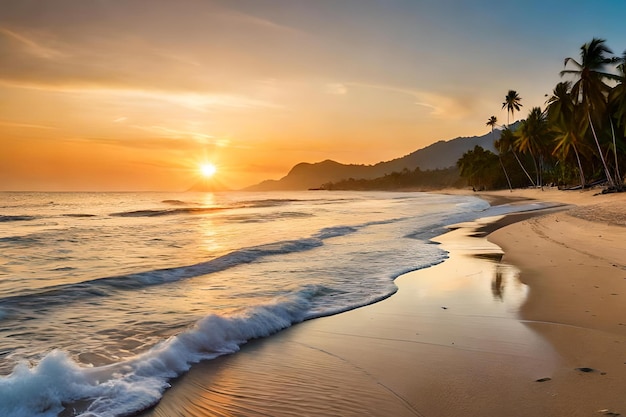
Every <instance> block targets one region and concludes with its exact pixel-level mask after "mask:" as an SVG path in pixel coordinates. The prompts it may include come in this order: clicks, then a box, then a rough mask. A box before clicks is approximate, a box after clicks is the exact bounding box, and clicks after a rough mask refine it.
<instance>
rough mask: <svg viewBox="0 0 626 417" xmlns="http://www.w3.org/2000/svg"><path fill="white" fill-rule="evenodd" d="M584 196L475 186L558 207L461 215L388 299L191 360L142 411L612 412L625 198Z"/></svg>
mask: <svg viewBox="0 0 626 417" xmlns="http://www.w3.org/2000/svg"><path fill="white" fill-rule="evenodd" d="M597 192H598V190H595V191H594V190H590V191H586V192H561V191H557V190H548V189H546V190H544V191H541V190H514V191H513V192H509V191H501V192H493V193H481V194H478V195H479V196H480V197H482V198H485V199H488V200H489V201H491V202H492V204H497V203H502V202H507V201H508V202H513V204H516V202H521V201H528V200H541V201H550V202H555V203H561V204H562V205H561V206H560V207H557V208H555V209H551V210H546V211H537V212H534V213H532V216H530V215H525V216H521V215H517V218H515V217H514V216H509V217H508V218H507V217H506V216H505V217H504V218H487V219H481V220H479V221H477V222H472V223H469V224H461V225H458V227H455V228H453V230H451V231H450V232H449V233H447V234H445V235H442V236H439V237H437V238H435V239H434V240H435V241H436V242H438V243H440V244H441V246H442V247H443V248H444V249H445V250H447V251H448V252H449V253H450V257H449V259H447V260H446V261H445V262H443V263H441V264H439V265H436V266H433V267H430V268H426V269H422V270H419V271H414V272H411V273H408V274H405V275H402V276H401V277H399V278H398V279H396V284H397V285H398V287H399V290H398V292H397V293H396V294H394V295H393V296H392V297H390V298H388V299H386V300H383V301H381V302H378V303H375V304H372V305H369V306H366V307H363V308H359V309H356V310H352V311H349V312H345V313H342V314H338V315H334V316H330V317H325V318H319V319H315V320H310V321H306V322H303V323H301V324H298V325H295V326H293V327H290V328H288V329H286V330H284V331H282V332H280V333H278V334H276V335H274V336H272V337H270V338H266V339H258V340H254V341H251V342H249V343H247V344H246V345H244V346H243V347H242V349H241V351H240V352H238V353H236V354H234V355H227V356H222V357H220V358H217V359H215V360H212V361H205V362H202V363H200V364H198V365H196V366H194V367H193V368H192V369H191V371H190V372H188V373H186V374H184V375H183V376H181V377H180V378H178V379H176V380H174V381H172V388H170V389H169V390H168V391H166V393H165V395H164V397H163V398H162V400H161V402H160V403H159V404H158V405H157V406H156V407H155V408H154V409H152V410H150V411H148V412H146V413H144V414H142V415H143V416H151V417H152V416H214V415H224V416H253V415H271V416H289V415H301V416H303V415H318V416H319V415H328V416H332V415H337V416H346V415H372V416H502V415H515V416H531V415H532V416H538V415H541V416H543V415H546V416H548V415H550V416H590V415H613V416H615V415H620V414H622V415H624V414H626V396H625V395H624V393H623V387H624V383H625V382H626V315H625V314H624V307H623V305H624V301H625V298H626V266H625V265H624V261H623V254H624V253H626V246H625V245H626V243H625V242H626V227H625V224H626V222H624V212H625V210H624V204H625V203H626V196H625V195H623V194H619V195H618V194H607V195H594V194H595V193H597ZM511 219H513V220H511ZM499 226H503V227H499ZM486 234H487V235H486ZM485 235H486V236H485Z"/></svg>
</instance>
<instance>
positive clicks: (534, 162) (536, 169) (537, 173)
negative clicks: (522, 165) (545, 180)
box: [530, 152, 543, 189]
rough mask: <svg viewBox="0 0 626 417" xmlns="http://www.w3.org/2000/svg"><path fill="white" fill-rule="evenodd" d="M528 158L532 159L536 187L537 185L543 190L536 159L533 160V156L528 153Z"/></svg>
mask: <svg viewBox="0 0 626 417" xmlns="http://www.w3.org/2000/svg"><path fill="white" fill-rule="evenodd" d="M530 157H531V158H532V159H533V165H534V166H535V175H537V185H539V186H540V187H542V189H543V185H542V184H541V175H540V174H539V166H538V165H537V159H536V158H535V155H533V153H532V152H530Z"/></svg>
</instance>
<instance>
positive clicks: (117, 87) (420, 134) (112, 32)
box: [0, 0, 626, 191]
mask: <svg viewBox="0 0 626 417" xmlns="http://www.w3.org/2000/svg"><path fill="white" fill-rule="evenodd" d="M489 3H491V2H487V3H481V4H480V5H477V4H474V2H462V1H452V0H446V1H442V2H416V1H414V0H391V1H388V2H363V1H362V0H345V1H342V2H336V1H330V0H320V1H315V2H311V1H301V0H294V1H286V0H269V1H266V2H249V1H241V0H234V1H230V0H229V1H223V0H214V1H203V2H197V1H191V0H181V1H177V2H158V3H154V2H150V1H147V0H134V1H129V2H112V1H98V2H84V1H80V0H68V1H62V2H45V1H44V2H31V1H9V2H2V4H0V54H1V55H2V56H3V65H2V68H0V95H1V96H2V100H0V146H1V151H0V190H42V191H45V190H94V191H107V190H139V191H141V190H172V191H178V190H185V189H187V188H188V187H189V186H190V185H192V184H193V183H194V181H195V180H196V179H195V178H194V176H196V175H198V173H197V162H193V168H190V167H191V166H192V164H191V163H190V161H193V160H194V158H197V157H198V156H199V155H200V156H204V155H209V157H213V155H216V154H217V155H219V166H220V171H221V172H220V174H219V176H220V179H224V180H225V181H226V182H227V184H225V186H228V187H229V188H230V189H238V188H242V187H245V186H248V185H252V184H256V183H259V182H261V181H263V180H266V179H278V178H281V177H283V176H284V175H286V173H287V172H288V171H289V170H290V168H291V167H293V166H294V165H295V164H297V163H299V162H318V161H322V160H326V159H332V160H335V161H338V162H342V163H348V164H375V163H377V162H380V161H383V160H391V159H394V158H398V157H401V156H403V155H406V154H408V153H411V152H413V151H415V150H417V149H420V148H423V147H425V146H428V145H429V144H431V143H434V142H436V141H439V140H449V139H453V138H455V137H457V136H472V135H482V134H485V133H487V132H488V130H489V129H488V128H487V127H486V126H485V124H484V119H485V118H487V117H489V116H490V115H492V114H495V115H496V116H498V119H499V120H506V111H505V110H501V109H500V106H501V103H502V97H503V95H504V94H505V93H506V91H507V90H508V89H511V88H513V89H515V90H517V91H518V92H519V93H520V95H521V96H522V97H524V109H529V108H531V107H532V106H543V105H544V101H545V94H546V93H548V92H550V91H551V89H552V87H553V86H554V85H555V84H556V82H558V81H559V80H560V77H559V71H561V70H562V69H563V58H564V57H566V56H576V55H577V54H578V48H579V47H580V45H581V44H583V43H584V42H586V41H587V40H588V38H589V37H590V33H591V34H593V35H597V36H601V37H604V38H607V39H608V40H609V41H610V43H609V46H610V47H612V48H613V49H614V50H616V51H618V52H619V51H621V50H622V49H623V48H624V47H626V33H625V32H624V31H623V24H622V23H623V22H622V20H621V17H622V16H623V15H624V13H620V11H619V9H620V8H621V9H624V8H625V7H626V6H624V5H619V6H618V5H616V4H615V3H614V2H606V1H601V2H600V3H597V2H595V3H593V4H591V3H590V4H589V5H588V6H583V5H579V6H578V7H576V8H571V9H572V11H571V15H568V17H567V19H557V18H556V17H560V16H561V12H562V9H563V6H562V4H560V3H559V4H558V5H554V4H552V3H551V4H552V5H546V4H544V2H534V1H533V2H531V3H527V2H524V3H523V4H521V3H519V2H518V3H515V2H509V3H507V2H505V3H507V4H503V3H502V2H495V1H494V2H492V3H493V4H489ZM603 4H604V7H603ZM608 6H610V8H611V10H612V12H611V13H605V9H606V8H607V7H608ZM573 9H576V10H573ZM622 12H626V10H622ZM509 18H514V19H515V21H516V22H523V24H519V25H516V30H515V31H509V30H507V29H506V25H505V26H504V27H503V26H502V24H504V23H505V22H506V21H507V19H509ZM498 22H499V24H496V23H498ZM492 23H493V24H492ZM557 25H560V26H558V27H557ZM320 27H324V30H319V29H320ZM582 27H584V28H585V30H580V28H582ZM546 28H550V32H549V36H548V34H547V32H546V30H547V29H546ZM539 44H541V47H540V48H538V47H537V45H539ZM519 117H520V118H522V117H524V114H520V115H519ZM222 167H223V169H222ZM224 173H227V174H228V175H223V174H224Z"/></svg>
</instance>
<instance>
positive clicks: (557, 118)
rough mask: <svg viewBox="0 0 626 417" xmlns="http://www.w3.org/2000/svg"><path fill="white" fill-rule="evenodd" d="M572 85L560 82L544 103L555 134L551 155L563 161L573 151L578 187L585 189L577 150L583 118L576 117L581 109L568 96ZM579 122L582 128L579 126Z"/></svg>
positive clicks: (567, 82)
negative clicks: (578, 179) (546, 105)
mask: <svg viewBox="0 0 626 417" xmlns="http://www.w3.org/2000/svg"><path fill="white" fill-rule="evenodd" d="M571 86H572V83H571V82H569V81H566V82H560V83H558V84H557V85H556V87H554V90H553V91H552V96H551V97H550V98H549V99H548V101H547V102H546V103H547V104H548V107H547V109H546V112H547V114H548V120H549V121H550V126H551V127H552V131H553V132H554V134H555V138H554V139H555V146H554V151H553V152H552V154H553V155H557V156H559V157H560V159H562V160H564V159H566V158H567V157H568V155H569V154H570V152H571V151H572V150H573V151H574V155H575V156H576V161H577V162H578V173H579V175H580V187H581V189H585V174H584V172H583V167H582V164H581V162H580V154H579V152H578V148H579V147H581V144H582V137H581V135H580V132H584V131H585V130H586V127H585V126H584V124H585V118H580V117H577V113H579V110H580V108H581V106H580V105H577V104H576V103H574V100H573V98H572V96H571V94H570V89H571ZM581 122H582V123H583V126H581Z"/></svg>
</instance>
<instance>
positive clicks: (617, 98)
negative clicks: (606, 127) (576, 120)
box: [609, 51, 626, 136]
mask: <svg viewBox="0 0 626 417" xmlns="http://www.w3.org/2000/svg"><path fill="white" fill-rule="evenodd" d="M620 60H621V63H620V65H618V66H617V71H618V77H619V79H618V84H617V85H616V86H615V87H613V88H612V89H611V92H610V93H609V105H610V106H611V108H612V109H613V115H614V116H615V119H616V120H617V125H618V126H620V127H621V128H622V129H623V131H622V132H623V133H622V135H623V136H626V51H624V53H623V55H622V57H621V59H620Z"/></svg>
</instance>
